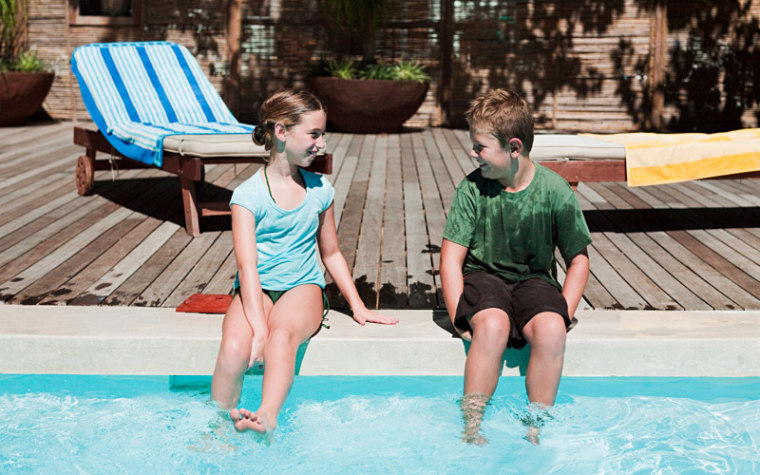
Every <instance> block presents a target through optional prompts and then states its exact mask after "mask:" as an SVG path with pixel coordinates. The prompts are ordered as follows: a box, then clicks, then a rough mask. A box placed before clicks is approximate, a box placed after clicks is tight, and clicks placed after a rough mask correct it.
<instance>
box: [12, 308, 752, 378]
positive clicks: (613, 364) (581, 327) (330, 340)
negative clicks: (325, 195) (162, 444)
mask: <svg viewBox="0 0 760 475" xmlns="http://www.w3.org/2000/svg"><path fill="white" fill-rule="evenodd" d="M383 313H385V314H388V315H394V316H396V317H398V319H399V324H398V325H397V326H382V325H370V324H368V325H367V326H365V327H361V326H359V325H357V324H355V323H354V322H353V320H352V319H351V318H350V317H348V316H347V315H345V314H343V313H340V312H336V311H331V312H330V314H329V315H328V318H329V324H330V329H322V330H321V331H320V332H319V333H318V334H317V335H316V336H315V337H314V338H313V339H312V340H311V341H310V342H309V344H308V346H307V347H306V349H305V352H304V353H303V357H302V359H300V361H299V365H300V366H299V374H301V375H461V374H462V371H463V368H464V361H465V346H464V344H463V342H462V341H461V340H460V339H459V338H454V337H453V336H452V334H451V333H450V332H449V328H450V325H449V324H448V317H447V316H446V315H445V314H444V313H442V312H437V311H431V310H387V311H383ZM577 317H578V319H579V321H580V323H579V324H578V326H577V327H576V328H574V329H573V330H572V331H571V332H570V334H569V335H568V339H567V349H566V352H565V367H564V372H563V374H565V375H567V376H732V377H739V376H760V364H758V361H760V325H758V322H760V311H617V310H615V311H608V310H604V311H588V310H587V311H580V312H578V315H577ZM221 322H222V317H221V315H205V314H191V313H177V312H175V310H174V309H171V308H146V307H71V306H25V305H0V373H6V374H8V373H10V374H14V373H49V374H151V375H210V374H211V373H212V372H213V369H214V362H215V360H216V354H217V350H218V348H219V339H220V337H221ZM528 354H529V353H528V351H527V350H521V351H515V350H508V351H507V353H505V366H504V375H505V376H510V375H520V374H523V373H524V370H525V366H526V363H527V357H528Z"/></svg>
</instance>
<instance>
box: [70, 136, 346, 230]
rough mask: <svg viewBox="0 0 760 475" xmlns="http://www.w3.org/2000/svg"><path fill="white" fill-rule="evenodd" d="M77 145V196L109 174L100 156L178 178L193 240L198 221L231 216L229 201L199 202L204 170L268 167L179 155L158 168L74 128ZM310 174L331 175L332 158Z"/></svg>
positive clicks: (167, 158)
mask: <svg viewBox="0 0 760 475" xmlns="http://www.w3.org/2000/svg"><path fill="white" fill-rule="evenodd" d="M74 144H75V145H81V146H82V147H85V149H86V152H85V155H81V156H80V157H79V158H78V159H77V166H76V179H75V181H76V187H77V192H78V193H79V194H80V195H82V196H84V195H88V194H90V193H91V192H92V188H93V186H94V184H95V171H96V170H110V169H111V166H112V164H111V163H110V160H108V159H104V160H97V159H96V155H97V152H102V153H105V154H108V155H109V157H115V158H116V160H117V163H118V168H119V169H121V170H124V169H134V168H158V169H160V170H163V171H166V172H169V173H171V174H174V175H177V176H179V178H180V182H181V185H182V204H183V207H184V212H185V230H186V231H187V233H188V234H189V235H191V236H198V235H199V234H200V225H199V218H200V217H204V216H222V215H229V214H231V211H230V208H229V203H227V202H226V201H208V202H202V201H198V199H197V194H196V189H197V188H196V187H197V185H198V184H201V183H203V181H204V178H205V173H204V167H205V166H206V165H217V164H230V163H235V164H237V163H265V162H266V158H267V156H265V155H262V156H253V157H226V156H220V157H191V156H185V155H180V154H178V153H172V152H164V159H163V165H162V166H161V167H156V166H154V165H148V164H145V163H142V162H138V161H137V160H132V159H130V158H127V157H125V156H124V155H122V154H121V153H119V152H118V151H117V150H116V149H115V148H113V146H112V145H111V144H110V143H109V142H108V140H107V139H106V138H105V137H104V136H103V134H102V133H101V132H100V131H99V130H92V129H87V128H84V127H74ZM309 170H311V171H315V172H319V173H324V174H330V173H332V155H330V154H327V155H322V156H319V157H317V158H316V159H315V160H314V163H312V164H311V166H310V167H309Z"/></svg>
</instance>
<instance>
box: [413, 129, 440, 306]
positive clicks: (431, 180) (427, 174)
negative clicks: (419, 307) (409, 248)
mask: <svg viewBox="0 0 760 475" xmlns="http://www.w3.org/2000/svg"><path fill="white" fill-rule="evenodd" d="M412 146H413V147H414V157H415V162H416V164H417V174H418V179H419V184H420V190H421V192H422V205H423V207H424V209H425V223H426V224H427V234H428V243H427V247H426V249H424V250H423V252H427V253H428V254H429V255H430V264H429V265H430V267H429V268H428V272H429V273H430V274H431V275H432V276H433V286H434V287H433V292H434V296H433V299H434V301H435V305H437V306H439V307H442V306H443V293H442V291H441V289H440V279H439V276H438V269H439V268H440V261H441V241H442V240H443V228H444V227H445V225H446V214H445V212H444V209H443V203H442V202H441V194H440V190H439V189H438V184H437V183H436V180H435V173H434V171H433V168H432V165H431V163H430V155H429V153H428V149H427V147H425V146H424V137H423V135H422V134H413V135H412Z"/></svg>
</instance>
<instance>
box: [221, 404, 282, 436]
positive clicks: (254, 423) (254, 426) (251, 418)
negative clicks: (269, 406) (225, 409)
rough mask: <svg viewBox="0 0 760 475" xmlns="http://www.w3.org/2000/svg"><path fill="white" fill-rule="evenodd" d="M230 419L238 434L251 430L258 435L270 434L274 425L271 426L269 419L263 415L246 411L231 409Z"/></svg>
mask: <svg viewBox="0 0 760 475" xmlns="http://www.w3.org/2000/svg"><path fill="white" fill-rule="evenodd" d="M230 419H232V424H233V425H234V426H235V430H237V431H238V432H245V431H247V430H252V431H254V432H258V433H260V434H268V433H271V432H272V431H273V430H274V429H275V427H277V425H276V424H272V423H271V422H270V420H269V418H268V417H267V416H266V415H264V414H259V413H256V412H251V411H249V410H248V409H240V410H238V409H233V410H231V411H230Z"/></svg>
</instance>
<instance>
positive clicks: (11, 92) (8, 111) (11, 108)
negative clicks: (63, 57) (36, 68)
mask: <svg viewBox="0 0 760 475" xmlns="http://www.w3.org/2000/svg"><path fill="white" fill-rule="evenodd" d="M54 77H55V74H54V73H52V72H34V73H21V72H15V71H14V72H7V73H2V74H0V125H21V124H23V123H24V122H25V121H26V120H27V119H28V118H29V117H31V116H32V114H34V113H35V112H37V111H38V110H39V108H40V107H41V106H42V101H44V100H45V97H47V94H48V92H49V91H50V86H51V85H52V84H53V78H54Z"/></svg>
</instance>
